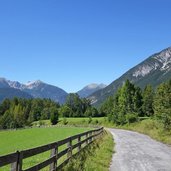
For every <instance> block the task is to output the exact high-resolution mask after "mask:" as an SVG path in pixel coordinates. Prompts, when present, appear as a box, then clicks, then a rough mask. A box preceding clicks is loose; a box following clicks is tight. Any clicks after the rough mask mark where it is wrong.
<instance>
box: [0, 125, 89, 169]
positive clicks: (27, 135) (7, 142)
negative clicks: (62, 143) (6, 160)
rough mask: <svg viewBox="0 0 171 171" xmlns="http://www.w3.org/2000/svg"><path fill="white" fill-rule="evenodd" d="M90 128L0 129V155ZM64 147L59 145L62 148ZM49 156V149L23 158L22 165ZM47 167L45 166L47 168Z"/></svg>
mask: <svg viewBox="0 0 171 171" xmlns="http://www.w3.org/2000/svg"><path fill="white" fill-rule="evenodd" d="M88 130H90V128H80V127H79V128H78V127H77V128H74V127H68V128H66V127H63V128H61V127H46V128H41V127H40V128H28V129H21V130H10V131H0V156H2V155H5V154H9V153H12V152H15V151H17V150H24V149H29V148H34V147H37V146H41V145H45V144H48V143H51V142H55V141H58V140H61V139H64V138H67V137H69V136H72V135H76V134H79V133H82V132H85V131H88ZM63 148H64V147H61V149H60V150H62V149H63ZM49 157H50V151H48V152H45V153H41V154H39V155H36V156H34V157H30V158H28V159H25V160H24V163H23V167H24V169H25V168H28V167H30V166H33V165H35V164H37V163H39V162H42V161H44V160H46V159H48V158H49ZM1 169H3V170H4V171H6V170H9V166H8V167H4V168H0V170H1ZM47 169H48V168H45V170H47Z"/></svg>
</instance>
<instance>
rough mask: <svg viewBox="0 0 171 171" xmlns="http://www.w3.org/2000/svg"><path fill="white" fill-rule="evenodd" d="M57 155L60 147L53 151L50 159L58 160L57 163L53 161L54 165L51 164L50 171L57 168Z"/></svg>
mask: <svg viewBox="0 0 171 171" xmlns="http://www.w3.org/2000/svg"><path fill="white" fill-rule="evenodd" d="M57 154H58V145H57V146H56V147H55V148H53V149H52V150H51V155H50V157H53V156H55V157H56V159H55V161H53V163H51V164H50V171H55V169H56V167H57Z"/></svg>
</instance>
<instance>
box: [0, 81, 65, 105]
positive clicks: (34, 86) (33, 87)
mask: <svg viewBox="0 0 171 171" xmlns="http://www.w3.org/2000/svg"><path fill="white" fill-rule="evenodd" d="M0 89H1V90H0V92H1V94H3V97H5V95H6V97H11V98H12V97H14V95H15V96H17V97H24V98H27V97H28V98H30V97H32V98H33V97H34V98H50V99H51V100H54V101H56V102H59V103H64V102H65V100H66V97H67V95H68V94H67V92H65V91H64V90H62V89H61V88H58V87H56V86H53V85H49V84H46V83H44V82H42V81H40V80H37V81H33V82H28V83H27V84H21V83H20V82H18V81H10V80H7V79H5V78H0ZM2 89H3V90H4V92H3V91H2ZM8 89H9V90H10V91H7V90H8ZM1 94H0V97H1ZM0 101H2V98H0Z"/></svg>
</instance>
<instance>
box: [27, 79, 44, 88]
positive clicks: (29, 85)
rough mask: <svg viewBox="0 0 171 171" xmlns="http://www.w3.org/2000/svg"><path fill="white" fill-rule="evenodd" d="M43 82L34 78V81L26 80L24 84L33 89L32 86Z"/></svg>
mask: <svg viewBox="0 0 171 171" xmlns="http://www.w3.org/2000/svg"><path fill="white" fill-rule="evenodd" d="M42 83H43V82H42V81H41V80H36V81H28V82H27V83H26V84H25V86H26V88H28V89H33V88H34V87H38V86H39V85H40V84H42Z"/></svg>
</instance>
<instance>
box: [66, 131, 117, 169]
mask: <svg viewBox="0 0 171 171" xmlns="http://www.w3.org/2000/svg"><path fill="white" fill-rule="evenodd" d="M113 146H114V141H113V138H112V135H111V134H110V133H109V132H105V133H104V135H103V136H102V137H100V138H99V139H97V140H96V141H95V142H93V143H92V144H91V145H90V146H88V147H86V148H85V149H84V150H82V151H81V153H80V154H78V155H76V156H75V157H74V158H73V159H71V161H70V162H69V164H68V165H67V166H66V167H64V169H63V171H108V170H109V165H110V161H111V158H112V154H113Z"/></svg>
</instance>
